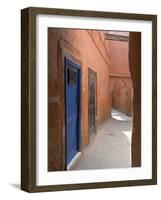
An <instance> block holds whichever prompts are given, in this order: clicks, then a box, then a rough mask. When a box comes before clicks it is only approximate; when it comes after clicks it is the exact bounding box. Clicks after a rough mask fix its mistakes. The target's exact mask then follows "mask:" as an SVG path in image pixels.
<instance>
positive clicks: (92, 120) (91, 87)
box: [88, 68, 97, 140]
mask: <svg viewBox="0 0 161 200" xmlns="http://www.w3.org/2000/svg"><path fill="white" fill-rule="evenodd" d="M96 92H97V73H96V72H95V71H93V70H92V69H90V68H88V126H89V139H90V140H91V139H92V138H93V137H94V135H95V134H96V113H97V106H96V103H97V95H96Z"/></svg>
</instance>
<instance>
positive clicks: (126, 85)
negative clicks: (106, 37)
mask: <svg viewBox="0 0 161 200" xmlns="http://www.w3.org/2000/svg"><path fill="white" fill-rule="evenodd" d="M108 45H109V51H110V94H111V95H110V96H111V106H112V107H114V108H116V109H117V110H119V111H121V112H123V113H125V114H127V115H132V104H133V87H132V79H131V74H130V70H129V59H128V53H129V49H128V41H127V42H125V41H114V40H110V41H109V44H108Z"/></svg>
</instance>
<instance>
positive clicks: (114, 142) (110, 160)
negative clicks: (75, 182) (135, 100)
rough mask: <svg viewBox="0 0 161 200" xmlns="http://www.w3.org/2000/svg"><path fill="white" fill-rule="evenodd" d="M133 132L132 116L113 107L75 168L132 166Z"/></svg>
mask: <svg viewBox="0 0 161 200" xmlns="http://www.w3.org/2000/svg"><path fill="white" fill-rule="evenodd" d="M131 134H132V118H131V117H128V116H126V115H124V114H122V113H120V112H118V111H117V110H114V109H112V113H111V118H110V119H108V120H107V121H106V122H105V123H103V124H102V125H101V126H100V127H99V128H98V130H97V135H96V136H95V137H94V139H93V140H92V141H91V143H90V144H89V145H88V146H87V147H86V148H85V149H84V151H83V152H82V155H81V158H80V160H79V161H78V162H77V163H76V165H75V167H74V169H73V170H83V169H107V168H127V167H131Z"/></svg>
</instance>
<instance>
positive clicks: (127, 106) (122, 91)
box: [112, 80, 133, 116]
mask: <svg viewBox="0 0 161 200" xmlns="http://www.w3.org/2000/svg"><path fill="white" fill-rule="evenodd" d="M132 90H133V88H132V86H130V88H128V87H127V85H126V83H125V81H123V80H116V81H115V82H114V86H113V92H112V107H113V108H116V109H117V110H119V111H120V112H122V113H125V114H126V115H129V116H132V102H133V100H132V99H133V98H132V93H133V92H132Z"/></svg>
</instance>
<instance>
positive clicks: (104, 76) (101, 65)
mask: <svg viewBox="0 0 161 200" xmlns="http://www.w3.org/2000/svg"><path fill="white" fill-rule="evenodd" d="M60 43H63V45H62V46H63V50H62V51H64V52H66V54H67V55H70V56H71V57H72V58H75V59H76V60H78V62H80V63H81V65H82V97H81V100H82V106H81V137H82V140H81V148H83V147H84V146H85V145H87V144H88V142H89V137H88V67H90V68H91V69H92V70H94V71H95V72H96V73H97V116H96V119H97V125H99V124H100V123H101V122H103V121H104V120H106V119H107V118H108V117H109V116H110V111H111V108H110V89H109V84H110V80H109V74H110V71H109V52H108V51H107V49H106V46H105V41H104V34H103V32H98V31H88V30H74V29H54V28H50V29H49V32H48V74H49V75H48V118H49V123H48V135H49V136H48V137H49V141H50V144H49V151H48V153H49V157H50V158H51V157H52V159H49V160H52V161H51V163H49V166H50V167H49V168H51V169H52V170H56V169H60V168H63V165H64V163H63V159H64V158H63V156H62V154H63V152H64V148H63V143H62V141H63V140H64V139H63V138H64V124H62V123H64V117H65V116H64V112H62V110H64V107H65V105H64V101H63V99H64V93H63V92H62V91H63V87H64V83H63V77H64V74H63V73H64V71H63V69H61V65H60V63H59V60H60V57H61V56H63V54H62V51H61V50H60V51H59V45H60ZM63 67H64V66H63ZM62 127H63V129H62ZM55 141H57V145H54V143H55ZM54 163H58V165H57V166H53V165H54Z"/></svg>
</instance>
